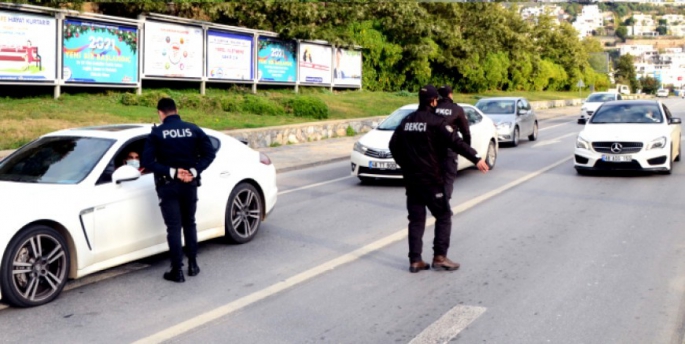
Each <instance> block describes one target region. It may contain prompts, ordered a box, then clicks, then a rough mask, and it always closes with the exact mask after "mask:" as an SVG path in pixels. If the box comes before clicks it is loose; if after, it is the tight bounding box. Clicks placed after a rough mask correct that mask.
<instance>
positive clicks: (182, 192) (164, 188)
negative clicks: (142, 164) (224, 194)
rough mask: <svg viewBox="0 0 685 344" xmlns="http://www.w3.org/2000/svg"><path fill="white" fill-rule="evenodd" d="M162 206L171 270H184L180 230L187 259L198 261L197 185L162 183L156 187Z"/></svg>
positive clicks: (178, 182) (179, 182) (176, 182)
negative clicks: (196, 224)
mask: <svg viewBox="0 0 685 344" xmlns="http://www.w3.org/2000/svg"><path fill="white" fill-rule="evenodd" d="M157 195H158V196H159V199H160V203H159V206H160V208H161V209H162V217H163V218H164V223H165V224H166V228H167V229H166V231H167V242H168V243H169V254H170V256H171V267H172V268H176V269H180V268H181V267H183V245H182V242H181V228H182V229H183V238H184V239H185V244H186V256H187V257H188V259H195V257H196V256H197V227H196V226H195V210H196V209H197V183H196V182H195V181H193V182H190V183H184V182H182V181H179V180H171V181H166V182H162V183H160V184H159V185H157Z"/></svg>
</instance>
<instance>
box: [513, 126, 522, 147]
mask: <svg viewBox="0 0 685 344" xmlns="http://www.w3.org/2000/svg"><path fill="white" fill-rule="evenodd" d="M520 134H521V133H520V132H519V127H516V128H514V139H513V140H512V142H511V145H512V146H514V147H516V146H518V145H519V136H520Z"/></svg>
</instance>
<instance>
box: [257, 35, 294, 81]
mask: <svg viewBox="0 0 685 344" xmlns="http://www.w3.org/2000/svg"><path fill="white" fill-rule="evenodd" d="M296 51H297V50H296V46H295V42H286V41H281V40H278V39H273V38H268V37H259V45H258V53H257V71H258V72H257V74H258V75H257V78H258V80H259V81H271V82H295V81H296V79H297V64H296V60H295V55H296V54H297V53H296Z"/></svg>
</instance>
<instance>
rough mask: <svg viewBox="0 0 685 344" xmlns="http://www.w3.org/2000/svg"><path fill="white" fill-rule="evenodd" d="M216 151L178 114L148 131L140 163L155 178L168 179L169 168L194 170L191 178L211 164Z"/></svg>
mask: <svg viewBox="0 0 685 344" xmlns="http://www.w3.org/2000/svg"><path fill="white" fill-rule="evenodd" d="M215 156H216V152H215V151H214V147H213V146H212V141H210V140H209V137H208V136H207V134H205V132H204V131H203V130H202V129H200V127H198V126H196V125H195V124H192V123H188V122H184V121H182V120H181V117H180V116H179V115H171V116H168V117H166V118H165V119H164V122H163V123H162V125H159V126H156V127H154V128H152V132H151V133H150V135H149V136H148V138H147V142H146V143H145V149H144V150H143V156H142V159H141V163H142V165H143V167H145V168H146V169H148V170H151V171H152V172H154V174H155V178H163V177H170V178H171V179H174V178H176V176H175V175H172V169H174V170H175V169H178V168H183V169H186V170H191V169H194V170H195V171H196V172H197V175H196V176H195V179H198V181H199V178H200V174H201V173H202V171H204V170H206V169H207V167H209V165H210V164H211V163H212V161H214V157H215Z"/></svg>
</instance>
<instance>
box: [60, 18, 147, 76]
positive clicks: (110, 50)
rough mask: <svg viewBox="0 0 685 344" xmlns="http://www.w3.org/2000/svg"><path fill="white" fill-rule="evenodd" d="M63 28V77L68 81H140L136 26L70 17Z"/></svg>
mask: <svg viewBox="0 0 685 344" xmlns="http://www.w3.org/2000/svg"><path fill="white" fill-rule="evenodd" d="M62 30H63V31H62V41H63V52H62V78H63V79H64V80H65V81H66V82H79V83H106V84H136V83H137V82H138V29H137V28H135V27H130V26H121V25H111V24H104V23H97V22H88V21H80V20H72V19H68V20H65V21H64V23H63V28H62Z"/></svg>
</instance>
